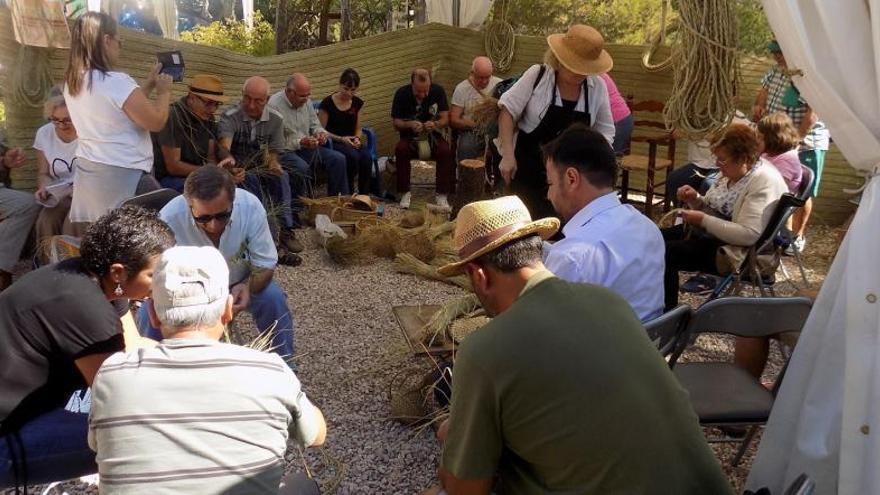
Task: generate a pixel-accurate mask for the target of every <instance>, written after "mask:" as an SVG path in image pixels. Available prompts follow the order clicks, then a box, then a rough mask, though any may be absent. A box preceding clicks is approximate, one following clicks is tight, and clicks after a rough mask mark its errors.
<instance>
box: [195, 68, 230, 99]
mask: <svg viewBox="0 0 880 495" xmlns="http://www.w3.org/2000/svg"><path fill="white" fill-rule="evenodd" d="M189 90H190V92H191V93H195V94H197V95H199V96H201V97H202V98H204V99H206V100H213V101H216V102H219V103H226V102H227V101H228V100H229V97H228V96H225V95H224V94H223V81H221V80H220V78H219V77H217V76H211V75H207V74H197V75H195V76H193V78H192V81H190V83H189Z"/></svg>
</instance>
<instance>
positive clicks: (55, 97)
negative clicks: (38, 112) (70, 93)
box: [43, 85, 67, 119]
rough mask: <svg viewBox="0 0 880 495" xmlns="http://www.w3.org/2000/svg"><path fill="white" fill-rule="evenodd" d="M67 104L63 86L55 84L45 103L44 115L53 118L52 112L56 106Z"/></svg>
mask: <svg viewBox="0 0 880 495" xmlns="http://www.w3.org/2000/svg"><path fill="white" fill-rule="evenodd" d="M66 106H67V102H66V101H64V94H63V93H62V92H61V87H60V86H58V85H55V86H53V87H52V89H50V90H49V97H48V98H46V102H45V103H43V117H44V118H46V119H50V118H52V112H54V111H55V109H56V108H59V107H66Z"/></svg>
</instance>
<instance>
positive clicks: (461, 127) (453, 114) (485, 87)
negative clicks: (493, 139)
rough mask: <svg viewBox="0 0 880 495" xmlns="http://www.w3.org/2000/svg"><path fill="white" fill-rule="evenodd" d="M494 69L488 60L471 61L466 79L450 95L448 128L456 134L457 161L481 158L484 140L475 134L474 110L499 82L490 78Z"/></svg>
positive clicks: (484, 58) (483, 150)
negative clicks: (450, 104)
mask: <svg viewBox="0 0 880 495" xmlns="http://www.w3.org/2000/svg"><path fill="white" fill-rule="evenodd" d="M494 70H495V69H494V67H493V66H492V60H490V59H489V57H485V56H480V57H476V58H474V61H473V62H472V63H471V71H470V73H469V74H468V77H467V79H465V80H464V81H462V82H460V83H458V85H457V86H456V87H455V91H453V92H452V102H451V103H452V106H451V107H450V110H449V125H450V126H451V127H452V128H453V129H455V130H456V131H457V132H458V138H457V141H456V143H457V147H456V158H457V159H458V160H459V161H460V160H464V159H467V158H480V157H482V156H483V153H484V152H485V150H486V138H485V137H484V136H483V135H481V134H480V133H478V132H476V127H477V123H476V122H474V120H473V109H474V107H475V106H476V105H478V104H479V103H480V102H482V101H484V100H485V99H487V98H489V97H491V96H492V92H493V91H494V90H495V86H497V85H498V83H499V82H501V78H499V77H496V76H494V75H492V73H493V71H494Z"/></svg>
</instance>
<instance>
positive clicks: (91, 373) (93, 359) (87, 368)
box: [75, 352, 113, 386]
mask: <svg viewBox="0 0 880 495" xmlns="http://www.w3.org/2000/svg"><path fill="white" fill-rule="evenodd" d="M111 355H113V353H112V352H103V353H100V354H89V355H88V356H83V357H81V358H79V359H77V360H76V361H75V363H76V367H77V368H78V369H79V372H80V373H82V376H83V378H85V380H86V383H87V384H88V385H89V386H91V385H92V382H94V381H95V375H96V374H98V368H100V367H101V365H102V364H104V360H106V359H107V358H108V357H110V356H111Z"/></svg>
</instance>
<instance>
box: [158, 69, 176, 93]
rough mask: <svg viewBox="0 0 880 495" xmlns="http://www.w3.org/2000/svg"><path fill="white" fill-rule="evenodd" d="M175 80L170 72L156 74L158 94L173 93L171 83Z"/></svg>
mask: <svg viewBox="0 0 880 495" xmlns="http://www.w3.org/2000/svg"><path fill="white" fill-rule="evenodd" d="M172 82H174V80H173V79H172V78H171V76H169V75H168V74H159V75H158V76H156V94H157V95H167V94H169V93H171V83H172Z"/></svg>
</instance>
